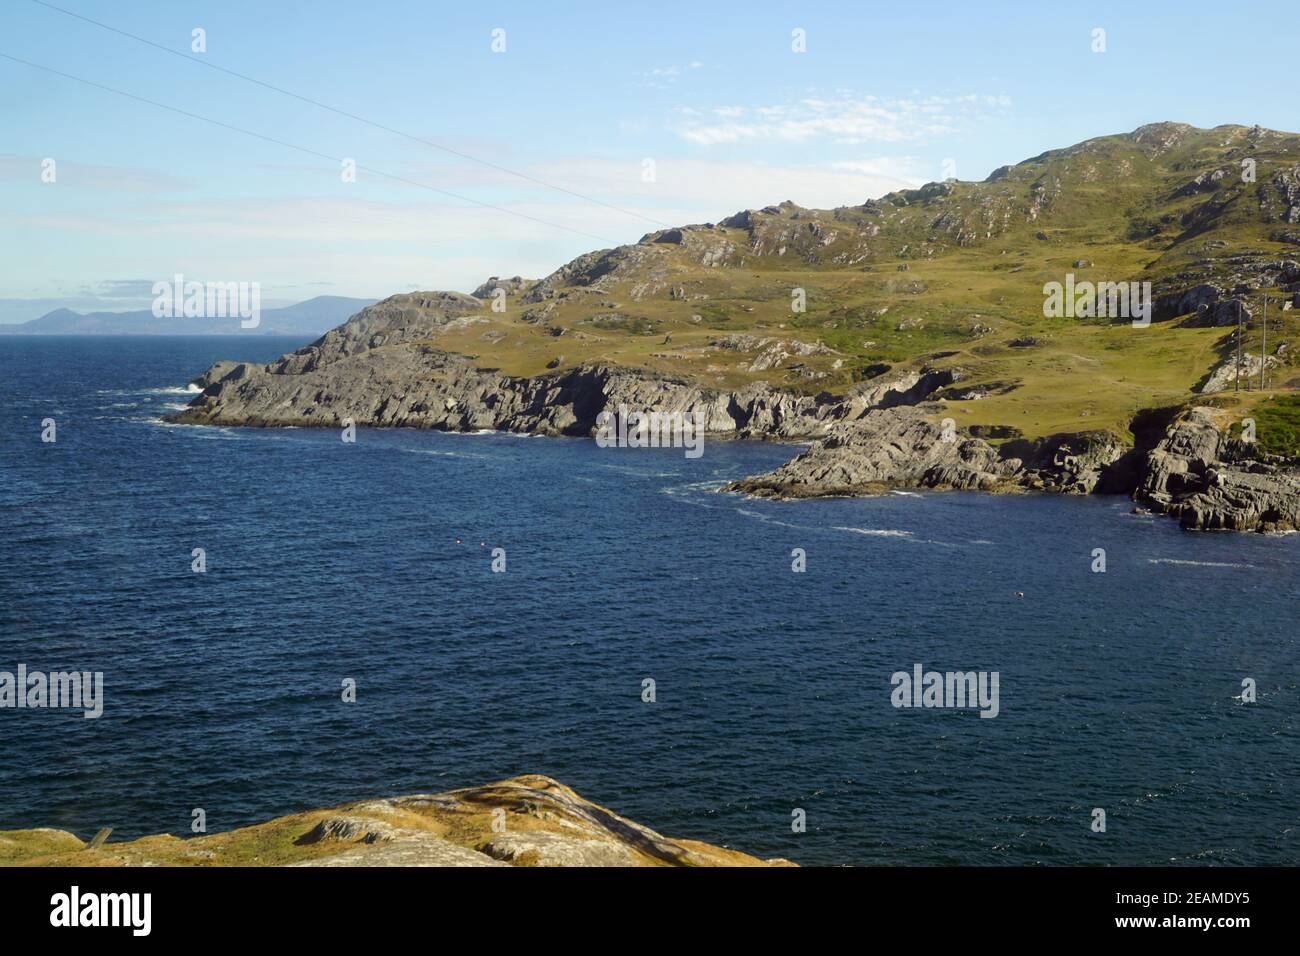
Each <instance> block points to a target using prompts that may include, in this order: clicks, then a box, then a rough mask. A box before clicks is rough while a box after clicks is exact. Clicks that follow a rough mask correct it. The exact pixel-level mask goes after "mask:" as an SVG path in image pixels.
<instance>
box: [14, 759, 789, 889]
mask: <svg viewBox="0 0 1300 956" xmlns="http://www.w3.org/2000/svg"><path fill="white" fill-rule="evenodd" d="M794 865H795V864H793V863H791V862H790V861H788V860H784V859H771V860H761V859H759V858H757V857H753V856H750V855H748V854H746V853H741V852H739V851H737V850H730V849H726V848H723V847H717V846H712V845H711V844H708V843H700V842H698V841H695V840H680V839H672V838H669V837H665V836H663V835H662V834H659V833H656V832H655V831H654V830H651V829H650V828H649V827H645V826H642V825H641V824H639V823H634V822H633V821H631V820H628V819H626V818H625V817H621V816H619V815H618V814H616V813H614V812H613V811H611V810H607V809H605V808H604V807H602V806H599V805H598V804H595V803H592V802H591V801H590V800H586V799H584V798H583V797H581V796H579V795H578V794H577V793H575V792H574V791H573V790H571V789H569V788H568V787H566V786H564V785H563V784H562V783H559V782H558V781H556V780H552V779H551V778H550V777H544V776H540V775H537V774H529V775H526V776H522V777H514V778H512V779H510V780H502V781H500V782H498V783H493V784H489V785H487V786H485V787H472V788H469V789H464V790H451V791H447V792H445V793H435V794H413V795H410V796H403V797H388V798H385V799H378V800H363V801H359V802H355V803H348V804H344V805H343V806H339V807H334V808H331V809H323V810H309V811H307V812H305V813H295V814H292V815H290V816H285V817H278V818H276V819H274V820H270V821H268V822H266V823H260V824H257V825H255V826H250V827H242V828H240V829H238V830H231V831H228V832H225V833H213V834H210V835H206V834H205V835H202V836H195V837H190V838H188V839H180V838H178V837H175V836H171V835H168V834H161V835H158V836H149V837H142V838H141V839H138V840H132V841H130V842H122V843H113V842H102V841H101V840H94V841H91V842H90V843H86V842H83V841H82V840H81V839H79V838H78V837H76V836H75V835H73V834H71V833H68V832H67V831H65V830H51V829H40V830H10V831H0V866H78V867H81V866H475V867H479V866H540V867H588V866H794Z"/></svg>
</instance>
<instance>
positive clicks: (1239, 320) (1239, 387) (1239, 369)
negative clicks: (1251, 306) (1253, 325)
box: [1233, 301, 1242, 392]
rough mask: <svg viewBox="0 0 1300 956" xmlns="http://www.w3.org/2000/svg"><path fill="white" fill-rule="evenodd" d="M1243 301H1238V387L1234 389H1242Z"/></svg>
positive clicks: (1237, 390)
mask: <svg viewBox="0 0 1300 956" xmlns="http://www.w3.org/2000/svg"><path fill="white" fill-rule="evenodd" d="M1241 338H1242V329H1241V302H1240V301H1238V302H1237V387H1236V388H1235V389H1233V391H1236V392H1240V391H1241Z"/></svg>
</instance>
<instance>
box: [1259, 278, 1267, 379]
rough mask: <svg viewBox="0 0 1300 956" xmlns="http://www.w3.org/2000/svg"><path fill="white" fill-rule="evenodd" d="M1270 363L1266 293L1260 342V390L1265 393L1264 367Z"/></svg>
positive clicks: (1265, 294)
mask: <svg viewBox="0 0 1300 956" xmlns="http://www.w3.org/2000/svg"><path fill="white" fill-rule="evenodd" d="M1267 363H1268V293H1267V292H1265V293H1264V328H1263V330H1262V335H1261V336H1260V340H1259V390H1260V391H1261V392H1262V391H1264V366H1265V365H1266V364H1267Z"/></svg>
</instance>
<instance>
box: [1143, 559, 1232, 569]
mask: <svg viewBox="0 0 1300 956" xmlns="http://www.w3.org/2000/svg"><path fill="white" fill-rule="evenodd" d="M1147 561H1148V562H1149V563H1151V564H1185V565H1190V566H1191V567H1196V568H1240V569H1241V570H1243V571H1254V570H1256V568H1255V566H1254V565H1253V564H1238V563H1236V562H1234V561H1189V560H1185V559H1182V558H1147Z"/></svg>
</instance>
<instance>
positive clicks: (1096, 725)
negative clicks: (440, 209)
mask: <svg viewBox="0 0 1300 956" xmlns="http://www.w3.org/2000/svg"><path fill="white" fill-rule="evenodd" d="M301 344H303V343H302V342H299V341H292V340H280V339H270V338H251V337H249V338H244V337H229V338H0V671H11V672H13V671H15V669H16V668H17V666H18V665H19V664H25V665H26V666H27V668H28V669H29V670H31V671H37V670H39V671H58V670H71V669H76V670H85V671H102V672H103V674H104V713H103V716H102V717H101V718H99V719H97V720H89V719H85V718H84V717H83V716H82V714H81V712H80V711H78V710H59V709H35V710H33V709H23V710H17V709H0V829H14V828H24V827H38V826H50V827H60V828H65V829H69V830H72V831H74V832H76V833H78V834H79V835H81V836H83V837H85V836H88V835H89V834H91V833H93V832H94V831H95V830H96V829H97V828H99V827H101V826H112V827H114V831H115V832H114V839H118V838H124V839H125V838H131V837H134V836H138V835H143V834H148V833H157V832H171V833H176V834H178V835H188V834H189V826H190V821H191V811H192V809H194V808H196V807H202V808H204V809H205V810H206V813H207V822H208V828H209V830H224V829H229V828H232V827H236V826H240V825H244V824H249V823H253V822H256V821H261V820H265V819H267V818H270V817H273V816H276V815H280V814H285V813H290V812H294V811H300V810H304V809H308V808H313V807H320V806H330V805H334V804H338V803H341V802H344V801H347V800H353V799H360V798H367V797H374V796H383V795H393V794H402V793H413V792H430V791H438V790H446V789H450V788H454V787H461V786H469V785H475V784H482V783H486V782H489V781H492V780H496V779H500V778H503V777H509V776H513V775H515V774H520V773H544V774H549V775H551V776H553V777H555V778H557V779H559V780H561V781H563V782H564V783H566V784H568V785H570V786H572V787H573V788H574V789H576V790H577V791H578V792H579V793H581V794H583V795H584V796H586V797H588V798H590V799H592V800H595V801H596V802H598V803H601V804H604V805H605V806H608V807H610V808H612V809H614V810H616V811H617V812H619V813H622V814H624V815H626V816H629V817H631V818H633V819H635V820H637V821H639V822H641V823H644V824H646V825H648V826H651V827H653V828H655V829H657V830H659V831H661V832H663V833H665V834H668V835H671V836H678V837H691V838H695V839H700V840H706V841H709V842H713V843H718V844H725V845H727V846H732V847H736V848H738V849H741V850H744V851H747V852H750V853H754V854H758V855H761V856H785V857H789V858H790V859H793V860H795V861H797V862H800V863H804V864H852V865H866V864H1157V863H1186V864H1265V863H1275V864H1286V863H1296V862H1300V834H1298V833H1297V826H1298V825H1300V728H1298V727H1297V714H1300V690H1298V689H1297V664H1298V662H1300V654H1298V653H1297V651H1298V649H1297V640H1296V637H1297V625H1296V618H1297V613H1296V608H1297V601H1296V596H1297V590H1298V589H1300V570H1298V565H1297V557H1300V537H1295V536H1293V537H1263V536H1258V535H1193V534H1189V533H1185V532H1182V531H1180V530H1179V528H1178V527H1177V524H1176V523H1175V522H1173V521H1170V520H1168V519H1164V518H1159V517H1150V516H1145V517H1144V516H1138V515H1133V514H1131V513H1130V512H1131V510H1132V503H1131V502H1129V501H1128V500H1126V499H1123V498H1091V499H1077V498H1056V497H989V496H983V495H975V494H922V495H917V494H891V495H888V496H885V497H881V498H876V499H868V500H826V501H809V502H797V503H782V502H767V501H754V500H746V499H743V498H740V497H736V496H732V495H726V494H721V493H718V491H717V489H718V487H719V486H720V485H721V484H723V483H724V482H725V481H726V480H727V479H731V478H736V477H739V476H743V475H746V474H752V473H755V472H758V471H762V470H766V469H768V468H770V467H772V466H774V465H776V464H777V463H779V462H781V461H783V460H785V459H787V458H789V457H792V456H793V454H794V453H795V452H796V450H797V449H794V448H791V447H789V446H785V447H782V446H778V445H769V444H742V443H729V442H721V441H710V442H707V443H706V445H705V451H704V455H703V457H701V458H698V459H694V460H692V459H687V458H685V457H684V456H683V455H682V453H681V452H680V451H674V450H671V449H662V450H661V449H613V448H607V449H600V448H597V447H596V445H595V443H594V442H592V441H588V440H578V439H549V438H529V437H518V436H512V435H497V434H484V435H451V434H442V433H435V432H422V431H407V430H365V429H363V430H361V431H359V432H358V435H357V441H356V443H355V444H345V443H343V442H342V441H341V440H340V435H339V433H338V432H337V431H332V430H330V431H320V430H309V429H302V430H295V429H289V430H258V429H241V428H202V427H187V426H174V425H167V424H164V423H163V422H162V421H161V416H162V415H163V414H165V413H167V412H168V411H170V410H173V409H176V408H179V407H180V406H181V405H183V404H184V403H185V402H187V401H188V400H189V399H190V398H191V397H192V395H190V394H187V393H186V392H185V385H186V382H187V381H188V380H189V379H191V378H192V377H193V376H195V375H196V374H198V373H199V372H201V371H202V370H203V369H204V368H205V367H206V366H207V365H208V364H209V363H211V362H212V361H214V360H217V359H244V360H260V361H265V360H268V359H271V358H273V357H275V356H277V355H279V354H281V353H282V352H285V351H288V350H290V349H292V348H294V347H297V346H298V345H301ZM45 418H53V419H54V420H55V421H56V423H57V441H56V442H54V443H43V442H42V441H41V431H42V426H41V422H42V420H43V419H45ZM195 548H203V549H204V550H205V552H206V556H207V571H206V573H202V574H199V573H194V572H193V571H192V570H191V561H192V557H191V553H192V551H193V549H195ZM494 548H504V549H505V551H506V571H505V573H494V572H493V571H492V570H491V563H492V558H491V551H492V549H494ZM794 548H802V549H804V550H805V551H806V554H807V571H806V572H804V573H794V572H792V571H791V561H792V559H791V551H792V549H794ZM1096 548H1104V549H1105V552H1106V561H1107V569H1106V572H1105V573H1094V572H1093V571H1092V570H1091V566H1092V564H1093V560H1094V559H1093V557H1092V552H1093V550H1094V549H1096ZM1021 595H1023V596H1021ZM916 663H921V664H922V665H923V666H924V667H925V668H926V669H936V670H941V671H946V670H961V671H968V670H976V671H981V670H982V671H990V672H991V671H997V672H998V674H999V675H1000V713H999V714H998V716H997V717H996V718H994V719H983V718H980V717H979V716H978V712H977V711H975V710H970V709H965V710H959V709H924V708H921V709H898V708H895V707H894V706H892V704H891V702H890V696H891V689H892V688H891V683H890V678H891V675H892V674H893V673H894V672H895V671H900V670H905V671H910V670H911V669H912V667H913V665H914V664H916ZM646 678H651V679H653V680H654V681H655V691H656V700H655V702H654V703H645V702H643V700H642V687H643V684H642V682H643V680H644V679H646ZM1243 678H1252V679H1253V680H1254V681H1255V682H1256V685H1257V693H1258V699H1257V701H1256V702H1255V703H1246V702H1243V701H1242V700H1241V699H1239V698H1240V695H1241V694H1242V680H1243ZM345 679H351V680H355V681H356V687H357V699H356V702H355V703H344V702H343V700H342V699H341V697H342V691H341V687H342V682H343V681H344V680H345ZM1094 808H1102V809H1104V810H1105V812H1106V824H1107V825H1106V831H1105V832H1104V833H1094V832H1092V829H1091V824H1092V821H1093V809H1094ZM795 809H803V810H805V811H806V814H807V831H806V832H803V833H796V832H793V831H792V825H791V820H792V811H794V810H795Z"/></svg>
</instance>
